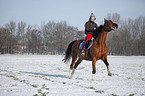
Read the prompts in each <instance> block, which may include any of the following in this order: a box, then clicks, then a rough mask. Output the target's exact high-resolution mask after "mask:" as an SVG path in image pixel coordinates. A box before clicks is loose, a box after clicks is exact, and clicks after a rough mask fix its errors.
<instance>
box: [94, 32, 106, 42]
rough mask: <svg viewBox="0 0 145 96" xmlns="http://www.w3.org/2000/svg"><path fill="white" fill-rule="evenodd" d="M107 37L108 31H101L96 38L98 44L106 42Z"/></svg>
mask: <svg viewBox="0 0 145 96" xmlns="http://www.w3.org/2000/svg"><path fill="white" fill-rule="evenodd" d="M106 37H107V32H105V31H104V30H103V31H102V32H100V33H99V35H98V38H96V42H97V44H99V45H100V44H101V45H102V44H106Z"/></svg>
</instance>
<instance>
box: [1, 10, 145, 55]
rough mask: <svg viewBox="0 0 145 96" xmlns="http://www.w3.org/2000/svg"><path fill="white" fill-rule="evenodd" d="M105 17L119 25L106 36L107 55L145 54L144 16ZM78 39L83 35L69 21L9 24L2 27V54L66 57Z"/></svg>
mask: <svg viewBox="0 0 145 96" xmlns="http://www.w3.org/2000/svg"><path fill="white" fill-rule="evenodd" d="M106 18H107V19H110V20H112V21H113V22H115V23H117V24H118V25H119V28H118V29H117V31H114V32H109V33H108V35H107V46H108V54H111V55H145V17H141V16H140V17H138V18H128V19H126V20H122V19H121V17H120V14H118V13H113V14H107V17H106ZM82 26H84V25H82ZM79 39H84V32H83V31H79V30H78V28H77V27H73V26H70V25H68V24H67V22H66V21H61V22H55V21H49V22H48V23H46V24H41V26H31V25H27V24H26V23H25V22H23V21H21V22H18V23H17V24H16V22H14V21H10V22H9V23H8V24H5V25H4V26H3V27H0V53H2V54H5V53H10V54H13V53H28V54H29V53H30V54H63V53H64V52H65V50H66V48H67V46H68V44H69V43H70V42H71V41H73V40H79Z"/></svg>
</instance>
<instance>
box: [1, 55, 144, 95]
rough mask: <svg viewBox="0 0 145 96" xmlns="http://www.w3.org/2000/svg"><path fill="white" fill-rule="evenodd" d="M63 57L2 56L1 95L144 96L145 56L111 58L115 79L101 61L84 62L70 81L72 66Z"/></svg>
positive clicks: (109, 59) (109, 57)
mask: <svg viewBox="0 0 145 96" xmlns="http://www.w3.org/2000/svg"><path fill="white" fill-rule="evenodd" d="M62 59H63V56H60V55H57V56H55V55H0V96H144V95H145V57H144V56H108V61H109V63H110V68H111V72H112V73H113V74H114V75H113V76H112V77H109V76H107V70H106V67H105V64H104V63H103V62H102V61H101V60H99V61H97V63H96V64H97V73H96V75H95V80H94V81H92V74H91V73H92V66H91V65H92V64H91V62H90V61H83V62H82V63H81V64H80V65H79V67H78V68H77V70H76V71H75V73H74V76H73V79H68V74H69V65H70V64H65V63H63V62H62Z"/></svg>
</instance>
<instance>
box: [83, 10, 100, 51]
mask: <svg viewBox="0 0 145 96" xmlns="http://www.w3.org/2000/svg"><path fill="white" fill-rule="evenodd" d="M95 20H96V18H95V16H94V14H93V13H91V15H90V18H89V21H87V22H86V23H85V34H86V40H85V44H84V46H85V45H86V43H87V41H88V40H90V39H92V37H93V33H94V32H96V30H97V28H98V25H97V24H96V23H95V22H94V21H95ZM85 49H86V48H85V47H83V50H82V51H83V52H84V50H85Z"/></svg>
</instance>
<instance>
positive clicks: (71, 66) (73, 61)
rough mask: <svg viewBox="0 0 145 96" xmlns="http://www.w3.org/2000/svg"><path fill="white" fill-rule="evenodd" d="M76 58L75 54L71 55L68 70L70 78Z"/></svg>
mask: <svg viewBox="0 0 145 96" xmlns="http://www.w3.org/2000/svg"><path fill="white" fill-rule="evenodd" d="M76 59H77V56H75V57H73V56H72V62H71V65H70V72H69V79H71V78H72V70H73V67H74V63H75V61H76Z"/></svg>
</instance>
